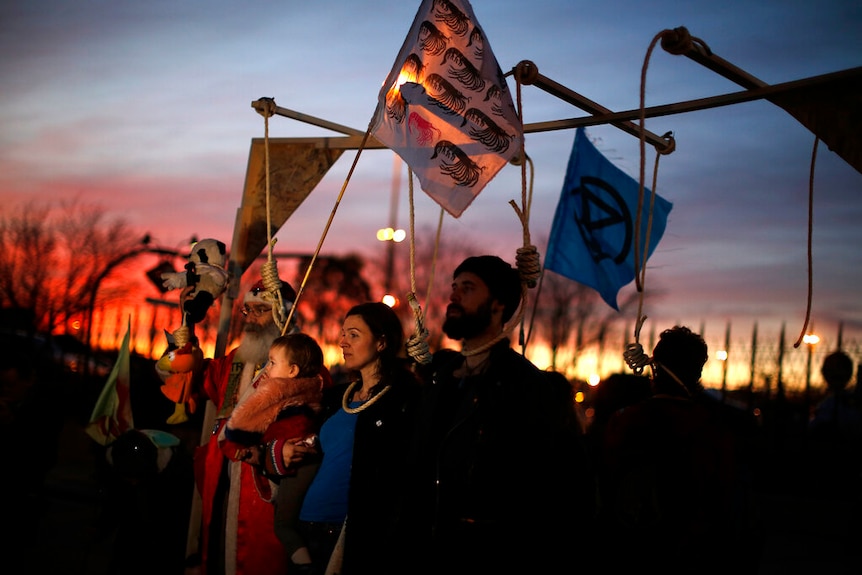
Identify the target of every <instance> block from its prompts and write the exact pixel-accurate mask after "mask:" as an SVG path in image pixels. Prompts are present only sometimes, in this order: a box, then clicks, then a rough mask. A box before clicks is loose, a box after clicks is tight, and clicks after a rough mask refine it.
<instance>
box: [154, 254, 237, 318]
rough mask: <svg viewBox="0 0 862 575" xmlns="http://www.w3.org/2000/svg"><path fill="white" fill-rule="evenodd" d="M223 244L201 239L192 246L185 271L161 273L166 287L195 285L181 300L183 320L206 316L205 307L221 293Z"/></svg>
mask: <svg viewBox="0 0 862 575" xmlns="http://www.w3.org/2000/svg"><path fill="white" fill-rule="evenodd" d="M225 253H226V246H225V244H224V243H223V242H220V241H218V240H214V239H205V240H200V241H199V242H197V243H195V244H194V246H192V251H191V253H190V254H189V261H188V263H187V264H186V266H185V268H186V271H184V272H170V273H164V274H161V278H162V280H163V281H162V285H163V286H164V287H165V289H167V290H173V289H182V288H184V287H187V286H194V288H195V289H194V291H192V292H191V293H190V294H189V296H188V298H186V300H185V302H184V303H183V312H184V314H185V319H186V323H191V324H195V323H198V322H200V321H201V320H202V319H203V318H204V317H206V314H207V311H208V310H209V308H210V307H211V306H212V304H213V302H215V300H216V298H218V297H219V296H221V295H222V294H223V293H224V291H225V289H226V288H227V283H228V273H227V271H226V270H225V267H224V266H225Z"/></svg>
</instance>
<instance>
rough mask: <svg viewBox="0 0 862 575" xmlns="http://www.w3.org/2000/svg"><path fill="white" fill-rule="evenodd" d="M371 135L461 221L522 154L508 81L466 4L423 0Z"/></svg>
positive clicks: (454, 0)
mask: <svg viewBox="0 0 862 575" xmlns="http://www.w3.org/2000/svg"><path fill="white" fill-rule="evenodd" d="M372 134H373V135H374V136H375V137H376V138H377V139H378V140H380V142H381V143H383V144H384V145H386V146H387V147H389V148H390V149H391V150H393V151H394V152H396V153H397V154H398V155H399V156H401V158H402V159H403V160H404V161H405V162H406V163H407V165H408V166H410V168H411V169H412V170H413V172H415V173H416V175H417V177H418V178H419V181H420V183H421V185H422V189H423V190H424V191H425V193H427V194H428V195H429V196H431V197H432V198H433V199H434V201H436V202H437V203H438V204H440V206H442V207H443V208H444V209H445V210H446V211H447V212H449V213H450V214H451V215H452V216H454V217H456V218H457V217H459V216H460V215H461V214H462V213H463V212H464V210H465V209H467V207H468V206H469V205H470V204H471V203H472V202H473V200H474V199H475V198H476V196H478V195H479V192H481V191H482V188H484V187H485V185H486V184H487V183H488V182H490V181H491V179H493V177H494V176H495V175H497V172H499V171H500V169H501V168H502V167H503V166H504V165H505V164H506V163H507V162H508V161H509V160H511V159H512V158H513V157H514V156H515V155H516V154H518V153H519V152H520V150H521V145H522V140H523V137H524V134H523V127H522V124H521V121H520V120H519V118H518V116H517V113H516V111H515V106H514V105H513V103H512V96H511V94H510V93H509V89H508V86H507V85H506V79H505V77H504V76H503V73H502V71H501V70H500V66H499V64H497V59H496V58H495V57H494V54H493V52H492V51H491V46H490V44H489V43H488V40H487V38H486V37H485V35H484V33H483V31H482V29H481V27H480V26H479V24H478V22H477V21H476V17H475V15H474V14H473V9H472V8H471V6H470V3H469V2H467V0H424V1H423V2H422V5H421V6H420V7H419V10H418V12H417V13H416V18H415V19H414V20H413V25H412V26H411V28H410V32H409V33H408V35H407V39H406V40H405V42H404V45H403V46H402V48H401V51H400V52H399V54H398V58H397V59H396V60H395V65H394V66H393V68H392V71H391V72H389V76H388V77H387V78H386V81H385V82H384V83H383V87H382V88H381V90H380V95H379V98H378V105H377V110H376V111H375V116H374V119H373V121H372Z"/></svg>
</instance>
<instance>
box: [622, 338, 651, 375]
mask: <svg viewBox="0 0 862 575" xmlns="http://www.w3.org/2000/svg"><path fill="white" fill-rule="evenodd" d="M623 358H625V360H626V365H628V366H629V368H630V369H631V370H632V371H633V372H634V373H635V374H636V375H640V374H642V373H643V371H644V368H645V367H646V366H648V365H649V364H650V362H651V361H652V360H651V359H650V357H649V356H648V355H647V354H646V353H644V348H643V346H642V345H641V344H640V343H630V344H628V345H626V349H625V351H624V352H623Z"/></svg>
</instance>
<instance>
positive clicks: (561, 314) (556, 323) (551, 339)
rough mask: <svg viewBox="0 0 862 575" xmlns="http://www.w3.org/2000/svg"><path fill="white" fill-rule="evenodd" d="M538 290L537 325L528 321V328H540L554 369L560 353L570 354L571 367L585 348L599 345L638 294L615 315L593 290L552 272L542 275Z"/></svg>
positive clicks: (629, 299) (545, 272)
mask: <svg viewBox="0 0 862 575" xmlns="http://www.w3.org/2000/svg"><path fill="white" fill-rule="evenodd" d="M539 287H540V289H539V290H538V291H537V292H536V294H535V296H534V297H535V298H537V300H538V304H537V305H536V309H535V319H538V320H539V321H531V325H534V326H540V329H539V330H538V331H539V332H540V333H541V335H543V336H544V338H545V339H546V341H547V344H548V346H549V347H550V348H551V365H552V366H553V368H554V369H556V368H557V353H558V351H559V350H560V349H567V350H570V351H571V353H572V364H573V365H574V364H576V363H577V358H578V355H579V354H580V353H581V352H582V351H583V350H584V349H585V348H587V347H589V346H591V345H593V344H599V345H602V344H603V340H604V337H605V335H606V334H607V332H608V329H609V327H610V326H612V325H613V324H615V323H617V322H619V320H620V317H621V316H622V315H624V312H625V310H626V309H627V308H629V307H630V306H631V305H632V304H633V303H635V302H636V300H637V293H634V294H630V295H629V296H627V297H625V298H624V299H623V301H622V302H621V303H620V304H619V306H620V311H619V312H617V311H616V310H614V309H613V308H610V307H608V305H607V304H606V303H605V302H604V301H603V300H602V299H601V297H599V294H598V293H597V292H596V291H595V290H594V289H592V288H590V287H588V286H586V285H584V284H580V283H578V282H576V281H573V280H571V279H569V278H567V277H564V276H561V275H559V274H557V273H555V272H553V271H551V270H545V271H544V272H543V278H542V281H541V283H540V286H539ZM530 339H531V340H532V336H531V338H530Z"/></svg>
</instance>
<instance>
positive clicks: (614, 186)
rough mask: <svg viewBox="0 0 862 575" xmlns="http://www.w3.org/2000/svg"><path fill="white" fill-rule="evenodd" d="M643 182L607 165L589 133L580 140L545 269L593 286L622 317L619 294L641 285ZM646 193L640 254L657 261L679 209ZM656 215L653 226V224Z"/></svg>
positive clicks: (579, 135) (568, 172)
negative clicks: (637, 237)
mask: <svg viewBox="0 0 862 575" xmlns="http://www.w3.org/2000/svg"><path fill="white" fill-rule="evenodd" d="M639 187H640V185H639V184H638V182H637V181H636V180H635V179H634V178H632V177H631V176H628V175H627V174H625V173H624V172H623V171H622V170H620V169H619V168H617V167H616V166H614V165H613V164H612V163H611V162H609V161H608V160H607V158H605V157H604V156H603V155H602V154H601V153H600V152H599V151H598V150H597V149H596V148H595V146H593V144H592V142H590V141H589V139H588V138H587V135H586V133H585V131H584V129H583V128H578V130H577V133H576V134H575V145H574V147H573V148H572V155H571V157H570V158H569V167H568V169H567V170H566V180H565V182H564V183H563V191H562V194H560V203H559V204H557V211H556V213H555V214H554V224H553V226H552V228H551V237H550V239H549V241H548V253H547V256H546V257H545V268H546V269H549V270H552V271H555V272H557V273H558V274H560V275H563V276H566V277H567V278H569V279H572V280H574V281H576V282H578V283H582V284H584V285H587V286H589V287H591V288H593V289H595V290H596V291H598V292H599V294H600V295H601V296H602V299H603V300H605V302H607V304H608V305H609V306H611V307H612V308H614V309H615V310H617V311H619V307H618V306H617V293H618V292H619V291H620V289H622V288H623V287H624V286H626V285H627V284H628V283H630V282H631V281H632V280H633V279H635V242H634V238H635V227H636V222H637V209H638V195H639ZM651 199H652V193H651V192H650V190H648V189H645V190H644V201H643V210H642V214H641V222H640V240H639V242H638V252H639V257H640V259H641V261H643V253H644V249H645V248H646V247H647V245H646V239H647V229H648V228H649V246H648V248H649V249H648V255H647V257H649V256H651V255H652V253H653V250H655V247H656V245H658V242H659V240H661V237H662V235H663V234H664V229H665V225H666V224H667V216H668V214H669V213H670V210H671V207H672V206H673V204H671V203H670V202H668V201H667V200H665V199H664V198H661V197H660V196H658V195H656V196H655V200H654V204H653V206H652V208H651V206H650V203H651ZM650 209H652V223H651V225H650V224H649V222H650Z"/></svg>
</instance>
